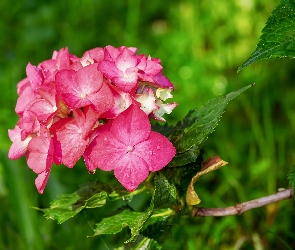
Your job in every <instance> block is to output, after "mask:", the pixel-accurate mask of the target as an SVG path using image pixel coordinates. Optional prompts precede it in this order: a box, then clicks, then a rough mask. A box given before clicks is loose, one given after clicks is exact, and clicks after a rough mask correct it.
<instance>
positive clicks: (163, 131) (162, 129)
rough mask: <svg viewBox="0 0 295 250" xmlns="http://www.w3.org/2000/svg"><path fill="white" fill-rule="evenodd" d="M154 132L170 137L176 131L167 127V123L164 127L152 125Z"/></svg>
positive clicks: (157, 124) (171, 127)
mask: <svg viewBox="0 0 295 250" xmlns="http://www.w3.org/2000/svg"><path fill="white" fill-rule="evenodd" d="M152 130H153V131H156V132H158V133H160V134H162V135H164V136H166V137H168V136H169V135H170V134H171V133H172V131H173V130H174V127H173V126H169V125H167V123H165V124H164V125H160V124H159V123H156V124H153V125H152Z"/></svg>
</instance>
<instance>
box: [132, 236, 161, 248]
mask: <svg viewBox="0 0 295 250" xmlns="http://www.w3.org/2000/svg"><path fill="white" fill-rule="evenodd" d="M132 249H134V250H161V249H162V247H161V246H160V245H159V244H158V242H157V241H155V240H152V239H149V238H147V237H143V239H142V240H141V241H140V242H139V243H138V244H136V245H135V246H133V247H132Z"/></svg>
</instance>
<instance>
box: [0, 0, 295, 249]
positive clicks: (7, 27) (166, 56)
mask: <svg viewBox="0 0 295 250" xmlns="http://www.w3.org/2000/svg"><path fill="white" fill-rule="evenodd" d="M278 4H279V0H198V1H197V0H180V1H176V0H162V1H141V0H113V1H111V0H83V1H82V0H64V1H60V0H53V1H45V0H20V1H8V0H1V2H0V38H1V39H0V51H1V56H0V84H1V85H0V86H1V93H0V96H1V98H0V105H1V112H0V124H1V126H0V149H1V158H0V225H1V229H0V232H1V233H0V249H9V250H10V249H68V250H71V249H73V250H74V249H113V248H114V247H115V246H116V242H117V241H122V237H120V235H118V236H102V237H95V238H86V237H87V235H91V234H92V229H91V226H93V225H94V224H95V222H98V221H99V219H101V217H103V209H102V210H93V211H86V212H84V213H83V212H82V213H81V214H79V215H78V216H76V217H75V218H73V219H71V220H69V221H67V222H65V223H64V224H62V225H57V223H56V222H55V221H48V220H46V219H45V218H44V217H43V215H42V213H40V212H38V211H36V210H34V209H31V208H30V207H31V206H38V207H47V206H48V205H49V202H50V201H51V200H52V199H54V198H56V197H57V195H59V194H62V193H70V192H73V191H75V190H76V189H77V187H78V185H80V184H82V183H84V182H86V181H91V180H95V179H96V178H97V175H93V176H90V175H88V174H87V172H86V171H85V167H84V166H83V163H80V164H78V165H77V166H76V167H75V169H74V170H69V169H67V168H65V167H63V166H61V167H55V168H54V169H53V171H52V173H51V176H50V179H49V182H48V184H47V187H46V189H45V192H44V194H43V195H39V194H38V192H37V190H36V189H35V186H34V179H35V177H36V175H35V174H34V173H33V172H32V171H31V170H30V169H29V168H28V167H27V166H26V163H25V159H20V160H18V161H10V160H8V159H7V151H8V149H9V147H10V144H11V143H10V141H9V138H8V136H7V129H8V128H13V127H14V126H15V123H16V122H17V119H18V117H17V116H16V115H15V113H14V107H15V103H16V99H17V94H16V84H17V83H18V81H20V80H21V79H23V78H24V77H25V67H26V65H27V63H28V62H29V61H30V62H31V63H32V64H35V65H37V64H38V63H40V62H41V61H43V60H46V59H49V58H50V57H51V55H52V52H53V51H54V50H59V49H60V48H61V47H66V46H68V47H69V50H70V52H71V53H73V54H76V55H78V56H82V54H83V53H84V51H86V50H88V49H91V48H94V47H98V46H100V47H104V46H106V45H108V44H110V45H113V46H115V47H116V46H121V45H126V46H134V47H137V48H138V52H139V53H145V54H149V55H151V56H152V57H157V58H160V59H161V60H162V64H163V66H164V74H165V75H166V76H167V77H168V78H169V79H170V80H171V81H172V82H173V83H174V84H175V92H174V99H175V101H177V102H178V103H179V106H178V107H177V108H176V109H175V110H174V111H173V113H172V114H171V115H170V116H169V117H168V116H167V117H166V118H167V121H168V123H169V124H175V123H176V122H177V121H179V120H180V119H182V118H183V117H184V116H185V115H186V113H187V112H188V111H189V110H190V109H191V108H195V107H200V106H201V105H203V104H204V103H205V102H206V101H208V100H210V99H212V98H214V97H216V96H218V95H220V94H225V93H229V92H231V91H235V90H238V89H239V88H241V87H243V86H245V85H248V84H252V83H254V82H255V83H256V85H255V87H253V88H251V89H249V90H247V91H246V92H245V93H243V94H241V95H240V96H239V97H237V98H236V99H234V100H233V101H232V102H231V103H230V104H229V105H228V107H227V109H226V113H225V114H224V115H223V118H222V119H221V121H220V124H219V126H218V127H217V129H216V131H215V132H214V133H213V134H212V135H210V137H209V139H208V141H207V143H206V145H205V147H204V150H205V153H204V158H209V157H210V156H213V155H219V156H220V157H221V158H222V159H224V160H225V161H228V162H229V165H228V166H226V167H224V168H223V169H221V170H218V172H214V173H211V174H209V175H208V176H206V177H203V178H202V179H201V180H200V182H199V183H198V184H197V190H198V193H199V195H200V198H201V199H202V203H201V205H202V206H204V207H226V206H231V205H234V204H236V203H240V202H243V201H247V200H250V199H255V198H258V197H261V196H265V195H269V194H272V193H274V192H276V190H277V188H280V187H288V180H287V177H286V176H287V173H288V170H289V168H290V166H291V165H293V164H294V163H295V153H294V149H295V140H294V132H295V92H294V90H293V84H294V80H295V66H294V61H293V60H288V59H284V60H279V59H276V60H268V61H261V62H258V63H255V64H253V65H251V66H249V67H247V68H246V69H244V70H242V71H241V72H240V73H237V68H238V67H239V66H240V65H241V64H242V63H243V62H244V61H245V60H246V59H247V58H248V57H249V55H250V54H251V53H252V52H253V51H254V49H255V45H256V44H257V43H258V41H259V36H260V34H261V30H262V28H263V27H264V24H265V22H266V20H267V18H268V16H269V15H270V13H271V11H272V10H273V9H274V8H275V7H276V6H277V5H278ZM107 209H111V208H107ZM294 215H295V214H294V208H293V201H291V200H288V201H282V202H280V203H278V204H272V205H269V206H267V207H264V208H259V209H255V210H251V211H248V212H246V213H244V214H243V215H240V216H229V217H225V218H210V217H208V218H187V219H185V220H183V221H181V222H180V224H179V225H176V226H174V227H173V228H172V234H171V235H167V238H168V237H170V238H169V239H168V240H167V241H166V243H165V244H164V249H189V250H194V249H205V250H206V249H287V247H288V246H289V247H290V249H294V248H295V244H294V242H295V233H294V232H295V223H294V221H295V220H294V219H295V216H294Z"/></svg>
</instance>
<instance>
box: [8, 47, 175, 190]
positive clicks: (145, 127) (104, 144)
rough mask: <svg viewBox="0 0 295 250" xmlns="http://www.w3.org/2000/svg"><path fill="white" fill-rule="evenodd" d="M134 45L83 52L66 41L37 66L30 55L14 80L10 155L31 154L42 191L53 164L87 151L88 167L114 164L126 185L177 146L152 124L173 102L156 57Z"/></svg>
mask: <svg viewBox="0 0 295 250" xmlns="http://www.w3.org/2000/svg"><path fill="white" fill-rule="evenodd" d="M136 52H137V49H136V48H128V47H124V46H122V47H119V48H114V47H112V46H106V47H104V48H94V49H92V50H89V51H86V52H85V53H84V54H83V56H82V57H81V58H79V57H77V56H75V55H73V54H70V53H69V51H68V49H67V48H63V49H60V50H59V51H55V52H54V53H53V56H52V58H51V59H50V60H46V61H43V62H42V63H40V64H39V65H38V66H33V65H32V64H30V63H28V65H27V67H26V74H27V77H26V78H25V79H23V80H22V81H20V82H19V83H18V85H17V93H18V95H19V97H18V100H17V104H16V108H15V111H16V113H17V115H18V116H19V121H18V123H17V125H16V126H15V128H14V129H11V130H9V131H8V135H9V137H10V139H11V141H12V145H11V147H10V150H9V153H8V156H9V158H10V159H18V158H20V157H21V156H26V159H27V164H28V166H29V168H31V169H32V170H33V171H34V172H35V173H36V174H38V177H37V178H36V180H35V185H36V187H37V189H38V192H39V193H43V191H44V188H45V185H46V183H47V181H48V178H49V175H50V171H51V168H52V165H53V164H56V165H59V164H64V165H65V166H66V167H68V168H73V167H74V165H75V164H76V162H77V161H78V160H79V159H80V158H81V157H82V156H83V157H84V161H85V164H86V167H87V169H88V171H89V173H94V171H95V169H96V168H100V169H102V170H105V171H111V170H113V171H114V174H115V176H116V178H117V179H118V181H119V182H120V183H121V184H122V185H123V186H124V187H125V188H126V189H127V190H129V191H133V190H135V189H136V188H137V187H138V185H139V184H140V183H141V182H143V181H144V180H145V179H146V178H147V177H148V175H149V172H153V171H158V170H160V169H162V168H163V167H165V166H166V165H167V164H168V163H169V162H170V161H171V159H172V158H173V157H174V155H175V153H176V150H175V148H174V146H173V145H172V143H171V142H170V141H169V140H168V139H167V138H166V137H164V136H163V135H161V134H159V133H157V132H154V131H151V124H150V121H149V118H153V119H156V120H159V121H165V119H164V118H163V115H164V114H165V113H168V114H169V113H171V111H172V110H173V109H174V108H175V107H176V106H177V104H176V103H175V102H173V103H168V104H167V103H165V101H166V100H167V99H168V98H171V97H172V95H171V91H172V90H173V85H172V83H171V82H170V81H169V80H168V79H167V78H166V77H165V76H163V74H162V66H161V64H160V60H159V59H155V58H151V57H150V56H148V57H147V56H145V55H137V54H136Z"/></svg>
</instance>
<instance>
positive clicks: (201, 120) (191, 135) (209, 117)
mask: <svg viewBox="0 0 295 250" xmlns="http://www.w3.org/2000/svg"><path fill="white" fill-rule="evenodd" d="M251 86H253V85H249V86H246V87H244V88H242V89H240V90H238V91H236V92H232V93H229V94H228V95H226V96H220V97H217V98H215V99H213V100H210V101H209V102H207V103H206V104H205V105H204V106H203V107H202V108H200V109H199V110H197V109H193V110H191V111H190V112H189V113H188V114H187V116H186V117H185V118H184V120H183V121H181V122H179V123H178V124H177V125H176V126H175V129H174V131H173V133H172V134H171V135H170V136H169V139H170V140H171V142H172V143H173V145H174V146H175V148H176V150H177V154H176V156H175V157H174V158H173V159H172V161H171V162H170V163H169V166H170V167H176V166H183V165H186V164H188V163H190V162H194V161H195V159H196V158H197V157H198V156H199V154H200V150H201V148H202V147H203V145H204V143H205V141H206V140H207V138H208V135H209V134H211V133H212V132H213V131H214V129H215V127H216V126H217V124H218V121H219V120H220V118H221V115H222V114H223V113H224V109H225V107H226V105H227V104H228V103H229V101H231V100H232V99H234V98H235V97H236V96H238V95H239V94H240V93H242V92H243V91H245V90H246V89H248V88H250V87H251Z"/></svg>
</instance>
